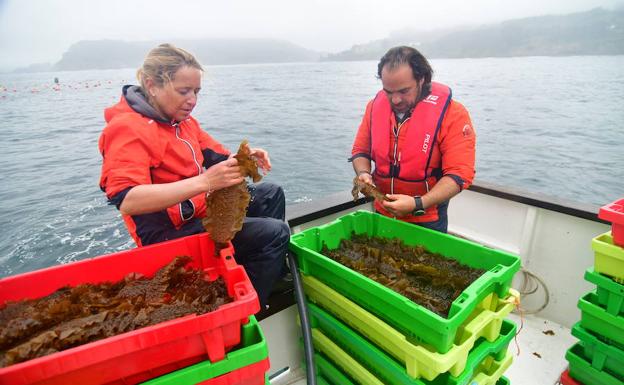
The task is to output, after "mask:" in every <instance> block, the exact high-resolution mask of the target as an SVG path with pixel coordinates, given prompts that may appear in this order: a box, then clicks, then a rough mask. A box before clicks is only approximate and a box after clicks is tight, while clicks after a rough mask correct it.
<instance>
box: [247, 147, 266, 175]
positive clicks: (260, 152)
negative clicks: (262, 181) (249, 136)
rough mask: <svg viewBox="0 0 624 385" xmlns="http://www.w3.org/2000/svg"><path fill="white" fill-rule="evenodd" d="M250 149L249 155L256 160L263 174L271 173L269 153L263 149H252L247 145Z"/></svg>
mask: <svg viewBox="0 0 624 385" xmlns="http://www.w3.org/2000/svg"><path fill="white" fill-rule="evenodd" d="M247 148H248V149H249V155H250V156H251V157H252V158H254V159H255V160H256V163H258V167H260V169H261V170H262V173H263V174H264V175H266V174H267V173H268V172H269V171H271V159H269V153H268V152H267V151H266V150H264V149H262V148H251V147H249V144H247Z"/></svg>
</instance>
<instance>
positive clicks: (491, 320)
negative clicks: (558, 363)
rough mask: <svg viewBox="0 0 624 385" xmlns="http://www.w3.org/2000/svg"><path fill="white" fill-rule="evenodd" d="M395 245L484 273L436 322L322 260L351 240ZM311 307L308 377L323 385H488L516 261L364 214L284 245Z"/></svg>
mask: <svg viewBox="0 0 624 385" xmlns="http://www.w3.org/2000/svg"><path fill="white" fill-rule="evenodd" d="M352 233H355V234H367V235H369V236H377V237H386V238H399V239H401V240H402V241H403V242H404V243H405V244H408V245H417V244H418V245H422V246H424V247H425V249H427V250H428V251H429V252H433V253H439V254H442V255H444V256H446V257H448V258H452V259H456V260H457V261H459V262H461V263H464V264H466V265H469V266H471V267H473V268H480V269H484V270H485V273H484V274H483V275H482V276H481V277H479V278H478V279H477V280H476V281H475V282H473V284H471V285H470V286H469V287H468V288H467V289H466V290H464V292H462V293H461V294H460V296H459V297H458V298H457V299H456V300H455V301H454V302H453V304H452V305H451V309H450V311H449V315H448V317H447V318H443V317H441V316H439V315H437V314H435V313H433V312H431V311H429V310H427V309H425V308H424V307H422V306H420V305H417V304H416V303H414V302H412V301H410V300H409V299H407V298H406V297H404V296H402V295H400V294H398V293H396V292H394V291H392V290H390V289H388V288H386V287H385V286H383V285H381V284H379V283H377V282H375V281H372V280H371V279H369V278H367V277H365V276H363V275H361V274H359V273H357V272H355V271H353V270H351V269H349V268H347V267H345V266H343V265H341V264H339V263H337V262H335V261H333V260H331V259H330V258H327V257H325V256H323V255H321V254H320V253H319V252H320V250H321V248H322V247H323V245H326V246H327V247H328V248H329V249H334V248H337V247H338V246H339V244H340V240H342V239H348V238H350V237H351V234H352ZM290 250H291V252H293V253H295V254H296V255H297V257H298V260H299V268H300V271H301V272H302V273H303V274H302V281H303V283H304V289H305V292H306V296H307V299H308V303H309V313H310V320H311V327H312V339H313V343H314V347H315V351H316V358H317V360H316V366H317V368H316V370H317V375H318V376H319V378H321V379H322V380H321V381H322V383H328V384H334V385H337V384H350V383H357V384H363V385H364V384H365V385H369V384H405V385H427V384H432V385H465V384H470V385H494V384H508V380H507V379H506V378H505V377H503V376H502V375H503V373H504V371H505V370H506V369H507V368H508V367H509V366H510V365H511V361H512V356H511V354H509V353H508V352H507V346H508V345H509V343H510V341H511V340H512V339H513V337H514V335H515V332H516V325H515V324H513V322H510V321H508V320H506V319H504V318H505V317H506V316H507V315H508V314H509V313H510V312H511V311H512V310H513V308H514V306H515V304H516V303H517V301H518V294H517V292H515V291H514V290H513V289H510V285H511V280H512V278H513V276H514V274H515V273H516V272H517V271H518V269H519V267H520V260H519V258H518V257H517V256H514V255H511V254H507V253H504V252H500V251H496V250H493V249H491V248H487V247H484V246H481V245H478V244H476V243H473V242H469V241H466V240H462V239H459V238H456V237H452V236H450V235H447V234H442V233H439V232H435V231H432V230H429V229H425V228H422V227H418V226H414V225H411V224H408V223H405V222H401V221H397V220H394V219H390V218H387V217H384V216H381V215H378V214H374V213H371V212H366V211H358V212H356V213H352V214H348V215H345V216H343V217H341V218H339V219H338V220H336V221H334V222H332V223H330V224H328V225H325V226H321V227H316V228H311V229H308V230H305V231H303V232H301V233H299V234H295V235H294V236H292V237H291V244H290Z"/></svg>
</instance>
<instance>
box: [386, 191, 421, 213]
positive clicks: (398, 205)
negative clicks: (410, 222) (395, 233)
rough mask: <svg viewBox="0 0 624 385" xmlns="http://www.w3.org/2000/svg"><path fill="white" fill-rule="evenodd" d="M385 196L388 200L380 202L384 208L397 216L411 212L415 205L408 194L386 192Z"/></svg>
mask: <svg viewBox="0 0 624 385" xmlns="http://www.w3.org/2000/svg"><path fill="white" fill-rule="evenodd" d="M386 197H388V199H390V200H389V201H383V202H382V204H383V207H384V209H386V210H388V212H389V213H390V214H392V215H394V216H395V217H397V218H401V217H404V216H406V215H408V214H411V213H412V211H414V208H415V207H416V202H414V198H413V197H411V196H409V195H403V194H386Z"/></svg>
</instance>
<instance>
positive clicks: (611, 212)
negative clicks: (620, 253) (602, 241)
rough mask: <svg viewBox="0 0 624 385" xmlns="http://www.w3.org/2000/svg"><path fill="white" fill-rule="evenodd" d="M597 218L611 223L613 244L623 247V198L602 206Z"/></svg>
mask: <svg viewBox="0 0 624 385" xmlns="http://www.w3.org/2000/svg"><path fill="white" fill-rule="evenodd" d="M598 218H600V219H604V220H605V221H609V222H611V235H612V236H613V243H615V244H616V245H618V246H621V247H624V198H622V199H620V200H617V201H615V202H613V203H609V204H608V205H604V206H602V207H601V208H600V211H599V212H598Z"/></svg>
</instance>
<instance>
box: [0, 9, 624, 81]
mask: <svg viewBox="0 0 624 385" xmlns="http://www.w3.org/2000/svg"><path fill="white" fill-rule="evenodd" d="M382 3H383V4H386V5H385V6H381V5H380V4H382ZM622 3H623V0H524V1H515V2H511V1H508V0H470V1H465V0H464V1H461V0H436V1H422V0H392V1H390V2H381V1H372V0H344V1H342V0H308V1H297V0H291V1H288V0H264V1H262V0H256V1H253V0H241V1H237V0H230V1H219V2H217V1H210V0H192V1H185V0H177V1H164V0H136V1H134V0H107V1H101V0H0V52H1V56H0V71H3V70H10V69H13V68H15V67H22V66H27V65H29V64H33V63H42V62H50V63H54V62H56V61H58V60H60V58H61V56H62V54H63V52H65V51H66V50H67V49H68V48H69V47H70V46H71V45H72V44H73V43H76V42H78V41H80V40H99V39H115V40H128V41H134V40H160V41H162V42H165V41H167V40H168V39H171V38H214V37H217V38H219V37H233V38H240V37H242V38H249V37H257V38H279V39H285V40H289V41H291V42H293V43H295V44H298V45H301V46H303V47H305V48H309V49H312V50H316V51H321V52H338V51H341V50H345V49H348V48H350V47H351V46H352V45H353V44H359V43H366V42H368V41H371V40H375V39H381V38H384V37H387V36H388V35H389V34H390V32H392V31H395V30H399V29H403V28H412V29H424V30H431V29H437V28H443V27H454V26H463V25H480V24H487V23H493V22H498V21H502V20H508V19H515V18H521V17H528V16H539V15H544V14H557V13H559V14H561V13H572V12H581V11H587V10H589V9H592V8H595V7H604V8H610V9H611V8H613V7H614V6H618V5H621V4H622ZM387 4H392V7H390V6H388V5H387Z"/></svg>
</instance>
